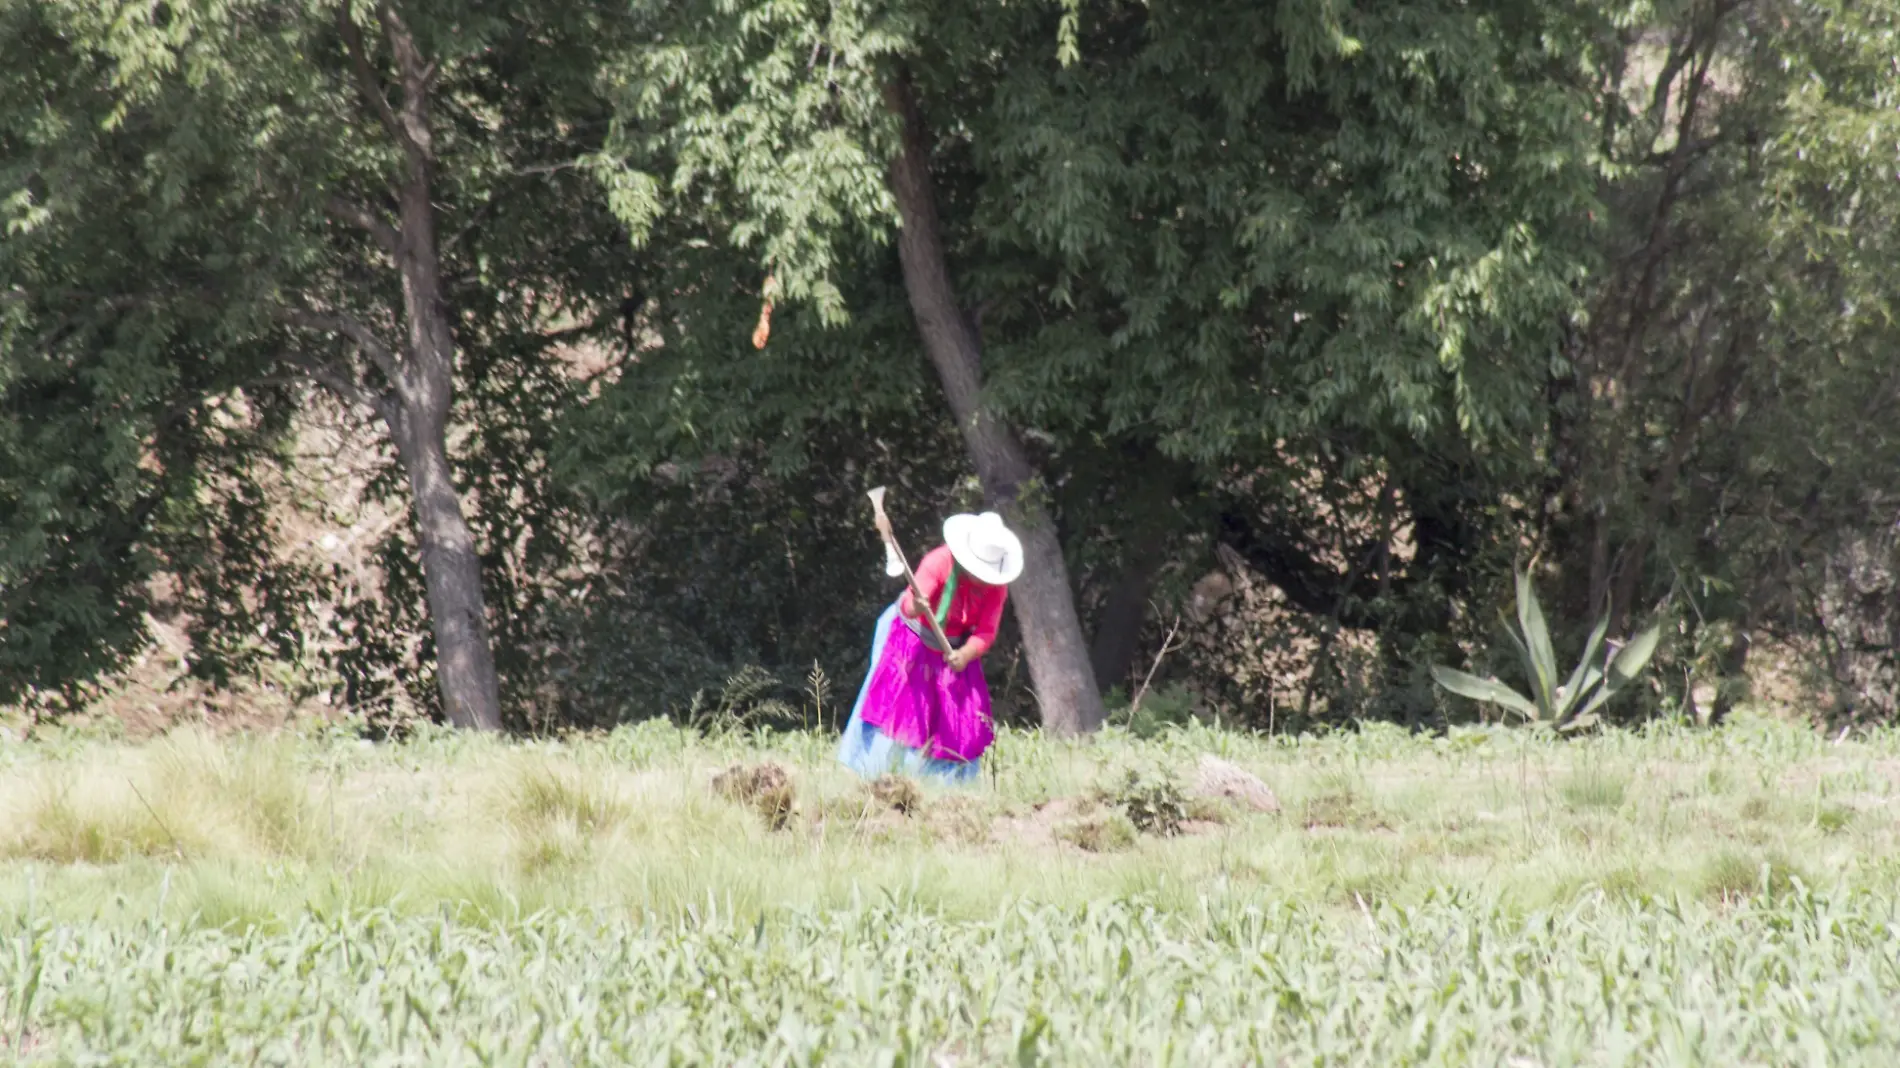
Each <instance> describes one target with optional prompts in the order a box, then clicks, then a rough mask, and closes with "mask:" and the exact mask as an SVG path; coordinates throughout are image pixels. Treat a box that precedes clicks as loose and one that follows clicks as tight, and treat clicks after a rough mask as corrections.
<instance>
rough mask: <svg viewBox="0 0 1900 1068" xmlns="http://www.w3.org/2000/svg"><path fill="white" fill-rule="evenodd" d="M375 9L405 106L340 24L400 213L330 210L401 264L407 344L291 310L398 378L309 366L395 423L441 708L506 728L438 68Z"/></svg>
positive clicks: (478, 724) (346, 320)
mask: <svg viewBox="0 0 1900 1068" xmlns="http://www.w3.org/2000/svg"><path fill="white" fill-rule="evenodd" d="M376 14H377V18H378V20H379V22H380V24H381V27H382V30H383V38H384V41H385V43H387V45H388V46H389V50H390V52H391V54H392V56H393V57H394V60H395V68H396V82H397V85H398V87H399V88H400V90H401V103H400V106H392V105H391V104H390V102H389V99H388V97H387V96H386V95H385V93H384V89H383V85H382V79H381V78H380V77H379V76H378V75H377V74H376V72H375V69H374V67H373V65H372V64H371V61H370V53H369V51H368V50H367V49H366V48H365V46H364V41H363V38H362V35H361V33H360V32H359V30H358V29H357V27H356V25H355V23H354V22H353V21H352V19H351V11H350V6H349V5H347V4H346V5H344V7H343V8H342V9H341V10H340V12H339V14H338V21H337V26H338V30H339V32H340V34H341V35H342V38H343V41H344V44H345V48H346V50H347V52H348V53H349V59H350V63H351V75H352V77H353V78H354V79H355V81H356V84H357V90H358V92H359V93H360V95H361V96H362V97H363V101H364V103H365V105H366V106H368V107H369V108H370V109H371V110H372V111H373V112H374V113H375V115H376V118H377V120H378V121H379V122H380V123H381V124H382V126H383V128H384V130H385V132H387V133H388V134H389V136H390V137H391V138H392V139H394V140H395V142H396V143H397V145H399V146H400V147H401V149H402V155H403V167H402V173H401V178H400V180H399V181H397V182H396V183H395V184H394V187H393V188H392V190H391V192H392V193H393V194H394V196H395V199H396V203H397V210H398V217H399V221H398V223H396V224H391V223H390V222H389V221H388V220H387V219H385V218H384V217H383V216H382V215H381V214H380V213H378V212H376V211H374V210H372V209H370V208H368V207H364V206H361V205H357V204H354V203H351V202H348V201H345V200H342V199H340V198H339V199H335V200H333V201H332V202H331V203H330V204H329V214H330V215H331V216H332V217H334V218H336V219H338V220H339V221H342V222H345V223H348V224H351V225H353V226H356V227H357V228H359V229H361V230H363V231H364V232H365V233H367V234H368V235H369V236H370V238H371V239H372V240H374V241H375V242H376V243H377V245H378V246H380V247H381V248H382V250H383V251H384V252H385V253H387V254H388V255H389V256H390V257H391V258H392V259H393V260H394V261H395V264H396V269H397V271H398V273H399V274H400V276H401V280H402V305H403V306H402V319H403V325H404V328H405V337H404V341H403V344H402V345H401V346H400V348H396V347H392V346H389V345H387V344H384V343H383V342H382V341H381V339H379V338H378V337H377V336H376V334H375V331H373V330H371V329H370V328H369V327H368V326H367V325H365V324H364V323H362V322H360V321H358V320H355V319H352V318H350V317H349V316H347V315H338V314H331V313H315V312H310V311H307V310H293V311H290V312H287V313H286V315H285V318H286V319H287V320H288V321H290V322H291V323H293V324H295V325H299V326H305V327H310V328H314V329H322V330H329V331H332V332H335V333H340V334H342V335H344V336H346V337H348V338H350V339H351V340H352V341H354V342H355V343H356V346H357V348H358V349H359V350H360V351H361V352H362V353H363V355H364V356H365V357H366V358H367V359H368V360H369V361H370V363H371V364H373V365H374V366H375V367H376V368H377V369H378V371H379V372H380V374H381V377H382V379H383V380H384V381H385V382H387V383H388V388H387V389H378V388H375V387H371V386H367V385H364V384H362V383H361V382H360V381H359V380H358V379H357V377H356V376H355V375H353V374H349V373H346V372H343V371H341V370H340V369H337V368H326V367H308V366H306V368H305V369H306V371H307V372H308V373H309V374H310V376H311V377H312V378H314V379H316V380H317V381H318V382H321V383H323V384H325V385H327V386H328V387H329V388H330V389H332V390H333V391H335V392H337V393H338V394H339V395H341V396H342V397H343V398H344V399H345V400H346V401H351V402H355V403H359V404H363V405H365V406H367V407H369V408H371V409H372V410H374V411H375V412H376V413H377V415H378V416H379V417H380V418H381V420H382V422H383V424H384V426H385V427H386V428H387V429H388V431H389V436H390V440H391V441H393V442H394V443H395V446H396V457H397V461H398V462H399V463H400V464H401V465H402V468H403V473H404V474H405V475H406V476H407V477H408V480H409V489H410V492H411V494H412V497H413V501H412V504H413V506H414V508H415V513H416V535H417V541H418V543H419V544H420V547H421V557H422V561H421V562H422V575H423V582H424V586H425V589H426V590H427V596H428V603H429V619H430V623H431V625H432V627H433V629H434V632H435V648H436V683H437V687H438V689H439V690H440V692H441V695H442V711H443V713H444V714H445V715H446V716H447V717H448V720H449V722H450V723H453V724H454V725H456V726H458V727H466V728H474V729H480V730H496V729H499V728H500V727H501V686H500V681H499V679H498V678H497V676H496V673H495V653H494V649H493V647H492V646H491V644H490V640H489V633H488V613H487V605H486V602H485V599H484V596H483V593H482V573H481V558H480V554H479V553H478V552H477V551H476V545H475V535H474V533H473V531H471V530H470V529H469V525H468V521H467V519H466V517H465V516H464V515H463V514H462V501H461V497H460V495H459V494H457V493H456V491H455V482H454V479H453V477H452V471H451V467H450V464H449V452H448V421H449V412H450V409H451V407H452V405H453V403H454V400H455V335H454V330H453V329H452V327H451V325H450V320H449V312H448V303H447V300H446V298H445V296H444V293H443V286H442V259H441V251H440V249H439V247H438V245H437V241H436V218H435V206H434V204H433V202H432V200H431V196H430V194H431V188H432V182H433V176H434V175H433V172H434V165H435V153H434V147H433V139H432V137H431V131H430V126H429V97H430V92H431V90H432V88H433V84H434V79H435V68H434V66H433V64H431V63H429V62H428V60H427V59H426V58H425V57H424V56H423V55H422V52H421V50H420V49H419V48H418V47H417V44H416V40H415V38H414V36H413V35H412V34H411V33H410V32H409V28H408V27H407V26H406V25H405V24H404V22H403V20H402V18H401V16H400V15H399V14H398V13H397V12H396V11H395V9H394V8H393V7H391V6H389V5H387V4H384V5H380V6H379V7H378V8H377V10H376Z"/></svg>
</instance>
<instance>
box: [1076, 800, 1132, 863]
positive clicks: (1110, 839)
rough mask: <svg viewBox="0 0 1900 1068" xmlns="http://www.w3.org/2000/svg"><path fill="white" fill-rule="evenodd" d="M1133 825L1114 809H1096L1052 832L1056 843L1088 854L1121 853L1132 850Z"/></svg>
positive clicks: (1119, 811)
mask: <svg viewBox="0 0 1900 1068" xmlns="http://www.w3.org/2000/svg"><path fill="white" fill-rule="evenodd" d="M1138 833H1139V832H1138V831H1137V830H1136V828H1135V824H1134V821H1132V820H1130V819H1129V818H1128V816H1127V814H1125V813H1124V812H1122V811H1121V810H1119V809H1114V808H1097V809H1094V810H1092V811H1089V812H1086V813H1083V814H1081V815H1078V816H1076V817H1075V818H1074V819H1071V820H1067V821H1065V822H1063V823H1061V824H1059V825H1057V827H1056V828H1055V835H1056V837H1057V838H1058V839H1061V840H1062V841H1064V842H1068V843H1069V844H1071V845H1074V846H1077V847H1079V848H1082V849H1086V850H1088V851H1089V852H1091V853H1122V852H1126V851H1127V850H1130V849H1133V848H1134V847H1135V839H1136V836H1137V834H1138Z"/></svg>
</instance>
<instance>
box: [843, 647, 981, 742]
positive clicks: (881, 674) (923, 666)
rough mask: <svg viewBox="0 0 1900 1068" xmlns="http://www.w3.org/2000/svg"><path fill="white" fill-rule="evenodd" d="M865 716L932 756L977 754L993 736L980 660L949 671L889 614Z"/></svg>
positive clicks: (938, 655) (894, 738)
mask: <svg viewBox="0 0 1900 1068" xmlns="http://www.w3.org/2000/svg"><path fill="white" fill-rule="evenodd" d="M864 722H866V723H869V724H871V725H872V726H874V727H876V728H877V729H878V730H881V731H883V732H884V733H885V734H888V735H890V736H891V740H892V741H894V742H897V743H898V744H899V745H907V746H910V747H911V748H913V749H921V750H924V751H925V753H926V755H928V756H929V757H930V758H931V759H933V760H975V759H977V758H978V757H980V756H982V755H983V751H984V750H986V749H988V748H989V747H990V742H991V741H992V740H994V739H995V737H996V736H995V734H994V732H992V731H991V729H990V687H989V683H988V682H986V681H985V680H984V678H983V665H982V664H981V663H979V662H976V661H971V663H970V664H969V666H967V667H965V668H964V669H963V670H962V671H951V670H950V667H949V665H948V664H945V663H944V659H943V654H942V653H939V652H937V651H936V650H935V649H932V648H931V647H930V646H928V645H925V644H924V640H923V639H922V638H920V637H918V636H917V633H916V632H915V631H913V630H911V629H910V627H909V626H907V625H905V623H904V621H903V620H902V619H893V620H891V630H890V636H889V637H888V638H886V639H885V641H884V655H883V657H882V658H881V659H879V660H878V662H877V667H876V668H875V669H873V670H872V673H871V685H870V689H869V690H868V691H867V692H866V693H865V695H864Z"/></svg>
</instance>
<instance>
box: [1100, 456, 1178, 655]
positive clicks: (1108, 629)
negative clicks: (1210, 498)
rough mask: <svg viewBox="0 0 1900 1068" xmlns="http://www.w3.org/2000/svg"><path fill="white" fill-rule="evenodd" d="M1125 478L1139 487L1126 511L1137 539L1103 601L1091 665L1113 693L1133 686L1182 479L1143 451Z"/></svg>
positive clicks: (1133, 539)
mask: <svg viewBox="0 0 1900 1068" xmlns="http://www.w3.org/2000/svg"><path fill="white" fill-rule="evenodd" d="M1123 470H1124V472H1125V475H1124V477H1125V478H1127V479H1128V480H1129V481H1131V482H1134V483H1135V487H1134V493H1133V495H1132V497H1131V499H1130V500H1129V501H1128V502H1127V503H1126V504H1125V505H1124V508H1123V512H1124V515H1125V517H1126V518H1125V521H1126V523H1127V525H1128V529H1129V530H1130V531H1131V532H1132V536H1131V538H1130V540H1129V542H1128V544H1127V545H1125V546H1124V547H1123V559H1122V567H1121V571H1120V573H1119V574H1117V575H1116V576H1115V584H1114V585H1113V586H1110V587H1109V590H1108V596H1107V597H1106V598H1104V599H1103V601H1102V611H1101V614H1100V616H1099V617H1097V619H1096V620H1095V638H1094V640H1093V641H1092V642H1090V644H1089V663H1090V665H1091V666H1093V668H1094V669H1095V683H1096V685H1097V686H1099V687H1101V688H1102V689H1103V690H1108V689H1110V688H1112V687H1115V686H1118V685H1120V684H1122V683H1125V682H1127V681H1129V673H1130V672H1131V671H1133V670H1134V666H1135V654H1136V652H1137V651H1139V649H1140V648H1141V628H1142V627H1143V626H1144V625H1145V624H1146V623H1147V621H1148V594H1149V593H1150V592H1151V591H1152V590H1153V588H1154V580H1155V575H1157V574H1159V573H1160V571H1161V565H1162V564H1163V563H1166V562H1167V556H1166V553H1167V548H1168V542H1169V540H1170V538H1171V537H1172V535H1173V534H1174V530H1175V524H1174V512H1173V508H1172V507H1171V502H1172V498H1173V496H1174V491H1175V487H1176V485H1177V484H1178V482H1179V480H1180V479H1181V478H1182V477H1183V475H1182V474H1181V472H1179V471H1178V470H1177V469H1176V467H1175V466H1174V465H1172V464H1170V463H1168V462H1167V461H1166V460H1164V459H1163V458H1161V457H1160V456H1159V455H1157V454H1155V453H1153V452H1151V451H1144V453H1143V454H1142V455H1140V456H1138V457H1135V458H1131V459H1130V462H1129V463H1128V464H1127V466H1126V467H1125V468H1124V469H1123Z"/></svg>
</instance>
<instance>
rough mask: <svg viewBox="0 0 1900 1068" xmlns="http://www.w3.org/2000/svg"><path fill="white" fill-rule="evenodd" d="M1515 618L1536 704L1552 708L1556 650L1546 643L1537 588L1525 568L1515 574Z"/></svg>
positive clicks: (1546, 638) (1555, 679)
mask: <svg viewBox="0 0 1900 1068" xmlns="http://www.w3.org/2000/svg"><path fill="white" fill-rule="evenodd" d="M1517 621H1518V623H1519V625H1521V626H1522V627H1523V628H1524V645H1525V647H1526V648H1527V649H1528V650H1529V651H1530V660H1531V668H1532V672H1531V682H1532V685H1534V686H1536V687H1537V691H1538V693H1537V695H1538V698H1539V700H1538V702H1537V703H1538V704H1539V705H1540V706H1542V707H1544V708H1546V709H1550V710H1552V711H1553V712H1554V711H1555V710H1556V705H1557V702H1556V687H1557V652H1556V650H1555V649H1553V648H1552V647H1551V644H1550V628H1549V627H1548V626H1547V625H1546V624H1545V623H1544V610H1543V608H1542V607H1541V606H1539V605H1538V603H1537V591H1536V590H1535V589H1534V588H1532V586H1531V576H1530V573H1529V572H1527V571H1519V572H1518V573H1517Z"/></svg>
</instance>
